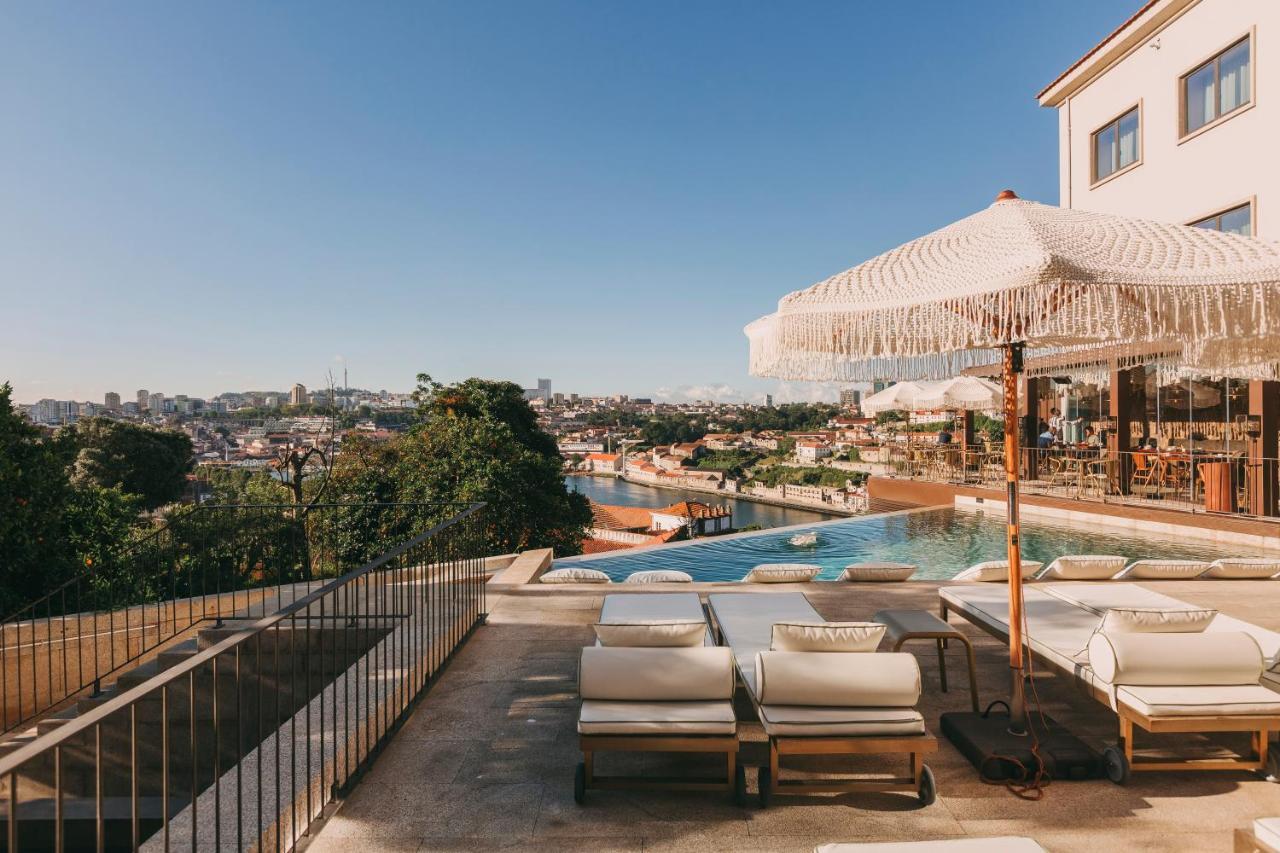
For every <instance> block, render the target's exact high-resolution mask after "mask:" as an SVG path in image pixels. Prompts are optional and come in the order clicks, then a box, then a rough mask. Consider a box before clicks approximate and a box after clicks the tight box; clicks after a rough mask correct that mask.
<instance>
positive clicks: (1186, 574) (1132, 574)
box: [1116, 560, 1209, 581]
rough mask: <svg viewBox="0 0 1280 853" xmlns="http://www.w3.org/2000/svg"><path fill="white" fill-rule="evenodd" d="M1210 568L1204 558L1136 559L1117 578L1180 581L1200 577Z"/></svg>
mask: <svg viewBox="0 0 1280 853" xmlns="http://www.w3.org/2000/svg"><path fill="white" fill-rule="evenodd" d="M1208 570H1209V564H1208V563H1206V562H1204V561H1203V560H1136V561H1134V562H1133V563H1131V564H1130V565H1129V568H1127V569H1125V570H1124V571H1123V572H1121V573H1120V574H1118V575H1116V578H1117V580H1125V579H1128V580H1151V581H1179V580H1191V579H1192V578H1198V577H1200V576H1201V575H1202V574H1204V573H1205V572H1206V571H1208Z"/></svg>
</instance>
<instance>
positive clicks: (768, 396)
mask: <svg viewBox="0 0 1280 853" xmlns="http://www.w3.org/2000/svg"><path fill="white" fill-rule="evenodd" d="M764 404H765V406H766V407H767V408H770V409H772V408H773V395H772V394H765V395H764Z"/></svg>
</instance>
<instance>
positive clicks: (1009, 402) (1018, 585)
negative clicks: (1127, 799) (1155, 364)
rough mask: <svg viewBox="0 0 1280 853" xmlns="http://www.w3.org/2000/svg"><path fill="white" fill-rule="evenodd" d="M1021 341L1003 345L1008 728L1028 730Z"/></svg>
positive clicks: (1019, 730)
mask: <svg viewBox="0 0 1280 853" xmlns="http://www.w3.org/2000/svg"><path fill="white" fill-rule="evenodd" d="M1021 372H1022V344H1008V345H1006V346H1005V347H1004V366H1003V370H1002V371H1001V373H1002V378H1003V380H1004V471H1005V481H1006V484H1007V489H1008V494H1007V497H1006V503H1005V507H1006V516H1007V525H1006V527H1007V536H1008V545H1009V551H1008V553H1009V677H1010V679H1011V683H1010V694H1009V696H1010V708H1009V730H1010V731H1011V732H1013V733H1014V734H1026V731H1027V726H1026V719H1027V705H1026V698H1025V697H1024V695H1023V683H1022V670H1023V661H1022V644H1023V638H1022V553H1021V548H1020V546H1019V543H1018V432H1019V430H1018V374H1019V373H1021Z"/></svg>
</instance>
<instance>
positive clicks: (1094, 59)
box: [1039, 0, 1280, 240]
mask: <svg viewBox="0 0 1280 853" xmlns="http://www.w3.org/2000/svg"><path fill="white" fill-rule="evenodd" d="M1277 37H1280V3H1277V2H1275V0H1152V2H1148V3H1146V4H1145V5H1143V6H1142V7H1141V8H1140V9H1139V10H1138V11H1137V12H1136V13H1135V14H1134V15H1133V16H1132V17H1131V18H1130V19H1129V20H1128V21H1126V22H1125V23H1124V24H1123V25H1121V27H1120V28H1119V29H1117V30H1116V31H1115V32H1113V33H1112V34H1111V35H1109V36H1107V38H1105V39H1104V40H1103V41H1102V42H1101V43H1100V44H1099V45H1097V46H1096V47H1095V48H1093V49H1092V50H1091V51H1090V52H1089V53H1087V54H1085V55H1084V56H1083V57H1082V58H1081V59H1080V60H1079V61H1077V62H1076V63H1075V64H1074V65H1072V66H1071V67H1070V68H1069V69H1067V70H1066V71H1065V72H1063V74H1062V75H1060V76H1059V77H1058V79H1056V80H1054V81H1053V82H1052V83H1051V84H1050V85H1049V86H1048V87H1046V88H1045V89H1044V90H1043V91H1042V92H1041V93H1040V95H1039V100H1040V103H1041V105H1043V106H1046V107H1052V108H1054V109H1056V110H1057V111H1058V140H1059V146H1058V147H1059V184H1060V192H1061V195H1060V202H1059V203H1060V204H1061V205H1062V206H1063V207H1072V208H1077V209H1081V210H1095V211H1101V212H1105V213H1116V214H1120V215H1124V216H1133V217H1140V218H1146V219H1158V220H1162V221H1166V222H1174V223H1178V224H1182V225H1200V226H1202V227H1208V228H1215V229H1218V230H1223V231H1231V232H1235V233H1239V234H1245V235H1251V236H1258V237H1263V238H1265V239H1270V240H1277V239H1280V169H1276V168H1275V165H1274V159H1275V154H1274V151H1275V146H1276V139H1277V135H1278V132H1280V106H1278V105H1277V103H1276V102H1274V101H1272V102H1269V101H1268V100H1267V93H1268V92H1271V91H1273V90H1277V89H1280V63H1275V62H1268V61H1267V57H1266V56H1265V51H1266V50H1267V49H1268V47H1269V46H1271V45H1274V44H1275V39H1276V38H1277ZM1268 39H1270V41H1268ZM1260 52H1261V53H1263V55H1260Z"/></svg>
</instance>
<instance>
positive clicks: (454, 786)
mask: <svg viewBox="0 0 1280 853" xmlns="http://www.w3.org/2000/svg"><path fill="white" fill-rule="evenodd" d="M1152 586H1153V588H1157V589H1159V590H1160V591H1161V592H1165V593H1168V594H1170V595H1173V596H1175V597H1179V598H1183V599H1185V600H1189V601H1194V602H1196V603H1203V604H1205V605H1207V606H1213V607H1217V608H1219V609H1220V610H1222V611H1223V612H1225V613H1230V614H1232V615H1234V616H1238V617H1240V618H1243V619H1246V620H1249V621H1252V622H1254V623H1256V624H1259V625H1263V626H1265V627H1268V628H1272V629H1276V630H1280V581H1213V582H1210V581H1200V582H1166V583H1159V584H1153V585H1152ZM743 589H744V588H743V586H742V585H740V584H695V585H692V586H689V585H682V586H678V587H667V588H666V589H664V590H663V591H675V590H679V591H691V590H692V591H697V592H699V593H701V594H703V595H705V594H706V593H708V592H714V591H718V590H734V591H743ZM795 589H803V590H804V591H805V592H806V593H807V594H809V596H810V599H811V601H812V602H813V604H814V606H815V607H816V608H817V610H818V611H819V612H820V613H822V615H823V616H824V617H825V618H827V619H832V620H843V619H868V618H870V616H871V614H872V613H873V612H874V611H876V610H878V609H881V608H885V607H915V608H920V609H927V610H929V611H931V612H936V610H937V585H936V584H933V583H906V584H888V585H877V584H857V585H855V584H848V583H844V584H839V583H815V584H809V585H785V586H784V585H779V586H768V587H760V588H759V594H764V595H767V594H770V593H771V592H776V591H785V590H795ZM606 591H609V592H621V591H623V588H622V587H619V586H613V587H609V588H604V587H599V586H573V587H568V586H557V587H537V586H532V587H517V588H511V589H509V590H508V591H506V592H502V593H494V594H492V595H491V598H490V611H491V615H490V618H489V622H488V624H487V625H485V626H483V627H481V628H479V629H478V630H477V631H476V633H475V634H474V635H473V636H472V638H471V639H470V640H469V642H468V643H467V644H466V646H465V647H464V648H463V649H462V650H461V651H460V652H459V654H458V656H457V658H456V659H455V660H454V661H453V663H452V664H451V665H450V667H449V668H448V670H447V671H446V672H445V673H444V675H443V677H442V679H441V680H440V681H439V682H438V683H437V685H436V686H435V687H433V688H432V690H431V691H430V692H429V693H428V694H427V696H426V697H425V698H424V699H423V701H422V702H421V704H420V705H419V706H418V707H417V708H416V710H415V711H414V712H413V714H412V716H411V717H410V718H409V719H408V720H407V721H406V723H405V725H404V727H403V728H402V729H401V730H400V731H399V733H397V734H396V735H395V736H394V738H393V739H392V741H391V742H390V743H389V744H388V745H387V748H386V750H385V751H384V753H383V754H382V755H381V756H380V757H379V758H378V759H377V761H376V763H375V765H374V766H373V768H372V769H371V770H370V771H369V773H368V775H367V776H365V778H364V779H363V780H362V781H361V782H360V783H358V785H357V786H356V787H355V789H354V790H353V792H352V793H351V795H350V796H349V797H348V798H347V799H346V800H345V801H344V802H343V803H341V804H340V806H339V808H338V809H337V811H336V812H335V813H334V814H333V815H332V817H331V818H330V819H329V820H328V821H327V823H325V824H324V825H323V826H322V827H321V828H320V830H319V831H318V832H317V833H316V834H315V835H314V836H313V840H312V842H311V843H310V845H309V847H308V848H307V849H308V850H309V853H330V851H343V853H350V851H354V850H361V851H373V850H391V851H412V850H499V849H512V850H521V851H561V850H564V851H613V850H667V851H739V850H751V851H760V850H770V851H773V850H777V851H810V850H812V849H813V848H814V846H815V845H818V844H824V843H828V842H832V841H895V840H897V841H901V840H919V839H931V838H949V837H960V836H966V835H976V836H992V835H1027V836H1031V837H1033V838H1035V839H1036V840H1038V841H1039V842H1040V843H1041V844H1042V845H1043V846H1044V847H1045V848H1046V849H1047V850H1050V851H1072V850H1088V851H1091V853H1103V851H1122V850H1123V851H1148V850H1149V851H1156V850H1158V851H1180V850H1185V851H1228V850H1231V849H1232V831H1233V830H1234V829H1235V828H1237V827H1243V826H1246V825H1248V824H1249V823H1250V822H1251V821H1252V820H1253V819H1254V818H1256V817H1260V816H1271V815H1280V785H1276V784H1273V783H1270V782H1266V781H1263V780H1261V779H1259V778H1258V777H1256V776H1253V775H1251V774H1247V773H1221V772H1219V773H1198V774H1197V773H1147V774H1137V775H1135V777H1134V780H1133V781H1132V782H1130V784H1129V785H1128V786H1127V787H1123V788H1122V787H1118V786H1115V785H1113V784H1111V783H1110V782H1108V781H1105V780H1099V781H1089V782H1059V783H1056V784H1053V785H1051V786H1050V787H1049V788H1048V789H1047V791H1046V794H1045V797H1044V799H1043V800H1042V801H1040V802H1026V801H1023V800H1019V799H1017V798H1015V797H1013V796H1012V795H1010V794H1009V793H1008V792H1006V791H1005V789H1004V788H1002V787H999V786H992V785H986V784H983V783H982V782H981V781H979V779H978V778H977V775H976V773H975V772H974V770H973V769H972V767H971V766H970V765H969V764H968V763H967V762H966V761H965V760H964V758H962V757H961V756H960V754H959V753H957V752H956V751H955V750H954V749H953V748H952V747H951V746H950V744H948V743H947V742H946V741H945V740H944V739H942V738H939V741H940V744H939V751H938V752H937V753H935V754H934V755H932V756H931V757H930V758H929V762H928V763H929V764H930V765H931V766H932V767H933V770H934V772H935V774H936V776H937V781H938V800H937V802H936V803H934V804H933V805H931V806H929V807H927V808H926V807H921V806H920V805H919V804H918V802H917V801H916V799H915V797H914V796H911V795H904V794H888V793H886V794H856V795H855V794H823V795H814V796H809V797H779V798H777V799H775V800H774V802H773V804H772V805H771V806H770V808H769V809H767V810H763V811H762V810H760V809H758V808H757V807H756V805H755V768H756V767H758V766H760V765H761V764H762V763H764V762H765V760H766V755H767V753H766V742H765V740H764V737H763V733H762V730H761V729H760V727H759V725H758V724H757V723H755V722H754V719H753V715H752V711H751V708H750V705H749V704H748V703H746V702H745V701H743V700H742V697H741V696H740V697H739V700H740V701H739V703H738V704H739V719H740V720H752V722H750V723H744V724H742V725H741V726H740V734H741V735H742V736H743V737H744V738H745V740H746V742H745V743H744V744H743V747H742V753H741V756H740V757H741V759H742V761H743V762H744V763H745V764H746V766H747V785H748V789H749V791H750V794H751V796H750V801H751V802H750V805H749V806H748V807H747V808H738V807H735V806H734V805H732V804H731V803H730V802H729V801H728V798H727V796H722V795H720V794H704V793H683V794H674V793H673V794H667V793H652V792H615V791H589V792H588V794H587V801H586V804H585V805H583V806H578V805H575V804H574V802H573V783H572V779H573V770H574V767H575V766H576V764H577V763H578V761H579V760H580V757H581V756H580V753H579V752H578V749H577V739H576V733H575V728H574V724H575V717H576V705H577V695H576V663H577V654H578V650H579V649H580V648H581V647H582V646H583V645H585V644H587V643H590V642H592V641H593V639H594V638H593V634H592V629H591V624H592V622H593V621H594V620H595V619H596V617H597V615H598V614H599V611H600V604H601V601H602V598H603V595H604V594H605V592H606ZM634 594H640V595H642V594H644V593H643V592H637V593H634ZM952 619H953V621H955V622H956V623H957V624H963V625H964V628H965V630H966V631H967V632H968V633H969V634H970V636H971V637H972V638H973V639H974V641H975V647H976V651H977V654H978V666H979V675H978V678H979V689H980V691H982V696H981V698H982V700H983V702H984V704H985V702H987V701H989V700H991V699H996V698H1003V696H1004V694H1005V692H1006V689H1005V687H1004V685H1005V683H1006V681H1007V673H1008V669H1007V662H1006V658H1005V656H1004V654H1003V649H1002V647H1001V646H1000V645H998V644H997V643H996V642H995V641H994V640H992V639H991V638H989V637H987V636H986V635H985V634H982V633H981V632H979V631H977V630H976V629H973V628H972V627H971V626H968V625H967V624H965V623H961V622H959V621H958V617H955V616H953V617H952ZM906 650H908V651H914V652H916V655H917V659H918V660H919V661H920V666H921V669H922V671H923V674H924V686H925V695H924V697H923V698H922V700H921V710H922V712H923V713H924V714H925V717H926V719H927V720H928V721H929V725H930V729H931V730H932V731H933V732H934V733H935V734H937V733H938V729H937V722H938V715H939V714H940V713H942V712H943V711H947V710H967V709H968V707H969V696H968V690H967V686H966V685H967V681H966V679H965V677H964V663H963V657H962V652H961V651H960V650H958V649H953V650H952V651H951V652H949V662H948V673H949V675H950V679H949V680H950V684H951V692H950V693H947V694H942V693H940V692H939V691H938V671H937V659H936V654H935V652H934V650H933V646H932V645H931V644H929V643H927V642H920V643H918V644H908V645H907V646H906ZM1038 684H1039V695H1040V698H1041V700H1042V702H1043V706H1044V710H1045V711H1046V712H1047V713H1049V714H1052V715H1053V716H1054V717H1056V718H1057V719H1058V720H1059V721H1061V722H1063V723H1065V724H1067V725H1068V727H1069V728H1071V729H1072V731H1073V732H1074V733H1075V734H1077V735H1079V736H1080V737H1082V738H1084V739H1085V740H1086V741H1088V742H1090V743H1091V744H1092V745H1094V746H1096V747H1098V748H1101V747H1102V746H1103V745H1105V744H1107V743H1110V742H1113V741H1114V738H1115V717H1114V715H1112V714H1110V713H1109V712H1108V711H1106V709H1105V708H1103V706H1102V705H1100V704H1099V703H1097V702H1095V701H1094V700H1093V699H1091V698H1088V697H1087V696H1085V695H1083V694H1081V693H1078V692H1076V691H1075V690H1074V689H1072V688H1071V687H1069V686H1068V685H1066V684H1064V683H1063V681H1062V679H1057V678H1054V677H1053V676H1050V675H1047V674H1046V675H1043V676H1041V678H1040V679H1039V680H1038ZM1147 737H1148V742H1150V741H1149V739H1150V737H1151V736H1149V735H1148V736H1147ZM1166 737H1167V736H1166ZM1138 743H1139V746H1140V747H1141V745H1142V744H1143V740H1142V739H1141V738H1140V739H1139V741H1138ZM1175 743H1176V741H1175ZM683 760H692V761H700V760H703V759H701V758H698V759H678V758H673V759H667V758H664V757H662V756H655V755H649V756H631V757H628V756H608V755H602V756H599V757H598V758H597V764H598V768H599V770H600V771H601V772H608V771H610V770H614V771H621V770H624V769H626V768H644V769H645V770H646V771H661V770H663V769H666V770H667V772H678V771H679V770H680V769H687V766H686V765H682V764H681V763H680V762H681V761H683ZM706 760H708V761H710V760H711V759H709V758H707V759H706ZM844 760H845V761H848V760H849V759H844ZM891 760H893V761H895V762H896V761H898V758H897V757H894V758H893V759H891ZM904 763H905V762H904ZM668 764H670V765H673V766H672V767H665V765H668ZM714 766H716V767H718V766H720V765H714ZM784 766H785V765H784ZM843 766H845V767H847V766H848V765H847V764H846V765H843ZM895 769H896V768H895Z"/></svg>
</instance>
